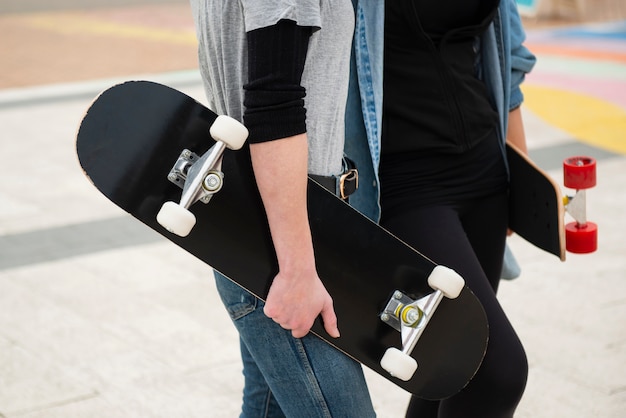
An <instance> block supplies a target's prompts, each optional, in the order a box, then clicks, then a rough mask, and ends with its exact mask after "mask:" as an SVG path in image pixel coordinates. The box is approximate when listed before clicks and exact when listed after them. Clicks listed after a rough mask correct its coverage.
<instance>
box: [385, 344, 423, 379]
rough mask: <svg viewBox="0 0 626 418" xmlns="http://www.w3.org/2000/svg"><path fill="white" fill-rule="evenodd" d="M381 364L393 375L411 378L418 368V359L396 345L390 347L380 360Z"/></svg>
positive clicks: (399, 377) (400, 377)
mask: <svg viewBox="0 0 626 418" xmlns="http://www.w3.org/2000/svg"><path fill="white" fill-rule="evenodd" d="M380 366H381V367H382V368H383V369H385V370H386V371H387V372H388V373H389V374H390V375H392V376H393V377H397V378H398V379H400V380H404V381H405V382H406V381H407V380H410V379H411V378H412V377H413V375H414V374H415V371H416V370H417V361H415V359H414V358H413V357H411V356H409V355H408V354H405V353H403V352H402V351H400V350H398V349H397V348H395V347H391V348H388V349H387V351H385V355H384V356H383V358H382V359H381V360H380Z"/></svg>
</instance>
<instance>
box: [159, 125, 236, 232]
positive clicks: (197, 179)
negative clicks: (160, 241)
mask: <svg viewBox="0 0 626 418" xmlns="http://www.w3.org/2000/svg"><path fill="white" fill-rule="evenodd" d="M209 133H210V135H211V137H213V139H215V141H216V142H215V145H213V146H212V147H211V148H210V149H209V150H208V151H207V152H206V153H204V154H203V155H202V156H200V157H199V156H198V155H196V154H195V153H193V152H191V151H190V150H187V149H185V150H183V152H182V153H181V154H180V157H178V159H177V160H176V163H175V164H174V167H173V168H172V170H170V172H169V174H168V175H167V178H168V180H169V181H171V182H172V183H174V184H176V185H178V186H179V187H181V188H182V189H183V192H182V195H181V198H180V203H176V202H171V201H170V202H165V203H164V204H163V206H162V207H161V210H160V211H159V213H158V214H157V222H158V223H159V224H161V225H162V226H163V227H165V229H167V230H168V231H170V232H172V233H174V234H176V235H179V236H181V237H186V236H187V235H189V232H191V229H192V228H193V226H194V225H195V224H196V217H195V215H194V214H193V213H191V212H190V211H189V207H190V206H191V205H193V204H194V203H196V202H197V201H201V202H203V203H208V202H209V201H210V200H211V197H213V195H214V194H215V193H217V192H219V191H220V189H221V188H222V185H223V183H224V173H222V171H221V169H222V158H223V156H224V151H225V150H226V148H229V149H232V150H238V149H239V148H241V147H242V146H243V144H244V142H245V141H246V139H247V138H248V130H247V129H246V127H245V126H243V125H242V124H241V123H239V122H238V121H236V120H235V119H233V118H230V117H228V116H223V115H222V116H218V117H217V119H215V121H214V122H213V124H212V125H211V128H210V129H209Z"/></svg>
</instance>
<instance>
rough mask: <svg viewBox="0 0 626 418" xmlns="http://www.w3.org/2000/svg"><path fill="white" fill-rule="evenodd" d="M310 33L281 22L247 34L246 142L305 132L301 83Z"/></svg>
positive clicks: (308, 30)
mask: <svg viewBox="0 0 626 418" xmlns="http://www.w3.org/2000/svg"><path fill="white" fill-rule="evenodd" d="M311 32H312V28H310V27H303V26H297V25H296V23H295V22H293V21H290V20H281V21H280V22H278V23H277V24H276V25H273V26H269V27H266V28H261V29H257V30H254V31H251V32H249V33H248V34H247V38H248V83H247V84H246V85H245V86H244V89H245V97H244V106H245V111H244V123H245V125H246V127H247V128H248V130H249V131H250V136H249V137H248V142H250V143H258V142H265V141H271V140H275V139H279V138H285V137H289V136H293V135H297V134H301V133H304V132H306V109H305V106H304V97H305V96H306V91H305V89H304V87H302V86H301V79H302V72H303V71H304V63H305V60H306V53H307V49H308V43H309V38H310V36H311Z"/></svg>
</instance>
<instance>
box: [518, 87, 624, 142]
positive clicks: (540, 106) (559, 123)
mask: <svg viewBox="0 0 626 418" xmlns="http://www.w3.org/2000/svg"><path fill="white" fill-rule="evenodd" d="M523 89H524V96H525V101H524V105H525V106H526V107H527V108H528V109H529V110H531V111H532V112H533V113H534V114H535V115H537V116H539V117H540V118H542V119H543V120H545V121H546V122H548V123H550V124H551V125H554V126H556V127H558V128H560V129H562V130H563V131H565V132H567V133H569V134H570V135H572V136H573V137H574V138H576V139H577V140H579V141H581V142H585V143H588V144H590V145H593V146H596V147H599V148H603V149H606V150H608V151H612V152H616V153H620V154H626V110H624V109H623V108H621V107H619V106H617V105H614V104H612V103H609V102H607V101H604V100H601V99H598V98H595V97H591V96H588V95H584V94H580V93H574V92H571V91H565V90H559V89H555V88H550V87H543V86H535V85H528V84H526V85H524V87H523Z"/></svg>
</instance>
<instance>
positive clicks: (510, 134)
mask: <svg viewBox="0 0 626 418" xmlns="http://www.w3.org/2000/svg"><path fill="white" fill-rule="evenodd" d="M506 142H507V143H509V144H513V146H515V147H516V148H517V149H519V150H520V151H521V152H523V153H524V154H527V153H528V147H527V145H526V133H525V132H524V121H523V119H522V110H521V107H517V108H515V109H514V110H511V111H510V112H509V124H508V128H507V132H506Z"/></svg>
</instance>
